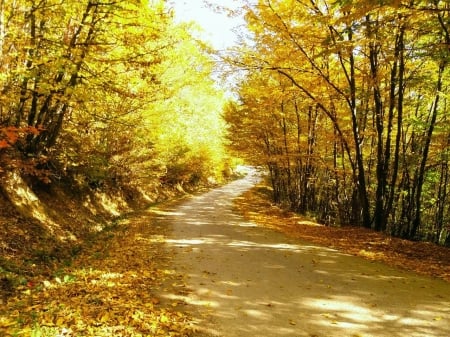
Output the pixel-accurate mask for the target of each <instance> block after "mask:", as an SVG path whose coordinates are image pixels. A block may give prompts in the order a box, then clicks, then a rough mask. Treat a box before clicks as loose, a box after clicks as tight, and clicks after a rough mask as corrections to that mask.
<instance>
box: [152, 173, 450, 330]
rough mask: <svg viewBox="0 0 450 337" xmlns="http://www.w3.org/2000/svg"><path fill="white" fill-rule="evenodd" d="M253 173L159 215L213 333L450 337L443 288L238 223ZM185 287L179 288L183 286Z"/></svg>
mask: <svg viewBox="0 0 450 337" xmlns="http://www.w3.org/2000/svg"><path fill="white" fill-rule="evenodd" d="M257 180H258V177H257V175H250V176H249V177H247V178H246V179H243V180H240V181H237V182H233V183H232V184H230V185H227V186H225V187H222V188H219V189H216V190H214V191H211V192H209V193H207V194H204V195H202V196H198V197H195V198H193V199H192V200H189V201H187V202H185V203H184V204H182V205H180V206H178V207H176V208H174V209H166V210H164V211H161V217H160V221H167V222H168V223H170V225H171V226H173V234H172V236H171V238H170V239H169V240H168V242H169V245H170V247H172V249H173V250H175V251H176V253H177V254H176V259H175V264H176V268H177V269H178V272H180V273H182V274H184V275H186V278H185V280H184V282H185V283H186V287H187V290H186V291H184V292H179V293H177V294H175V293H170V294H166V297H168V298H171V299H175V300H179V301H184V302H187V303H189V304H191V305H193V306H196V308H197V309H196V311H197V312H198V313H200V315H202V314H203V317H202V318H201V319H199V323H198V325H199V329H200V330H201V332H202V334H203V335H205V334H207V335H212V336H259V337H262V336H390V337H392V336H408V337H409V336H450V325H449V324H448V322H449V319H450V286H449V284H448V283H446V282H444V281H441V280H435V279H431V278H426V277H421V276H418V275H415V274H413V273H407V272H403V271H400V270H396V269H393V268H391V267H387V266H385V265H383V264H381V263H376V262H370V261H366V260H364V259H361V258H357V257H354V256H350V255H346V254H342V253H340V252H338V251H336V250H333V249H328V248H326V247H319V246H314V245H311V244H308V243H304V242H299V241H297V240H294V239H290V238H287V237H285V236H284V235H282V234H280V233H278V232H274V231H271V230H269V229H266V228H260V227H257V226H256V225H254V224H253V223H249V222H246V221H245V220H244V219H243V218H242V217H241V216H239V215H236V214H234V213H233V208H232V200H233V198H235V197H236V196H238V195H239V194H241V193H242V192H243V191H245V190H246V189H248V188H250V187H251V186H252V185H253V184H254V183H255V182H256V181H257ZM183 287H184V284H183Z"/></svg>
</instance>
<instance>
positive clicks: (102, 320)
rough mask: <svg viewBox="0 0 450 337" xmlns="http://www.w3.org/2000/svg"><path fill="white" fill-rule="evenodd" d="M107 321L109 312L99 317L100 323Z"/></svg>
mask: <svg viewBox="0 0 450 337" xmlns="http://www.w3.org/2000/svg"><path fill="white" fill-rule="evenodd" d="M108 321H109V313H107V312H106V313H104V314H103V315H102V317H101V318H100V322H101V323H106V322H108Z"/></svg>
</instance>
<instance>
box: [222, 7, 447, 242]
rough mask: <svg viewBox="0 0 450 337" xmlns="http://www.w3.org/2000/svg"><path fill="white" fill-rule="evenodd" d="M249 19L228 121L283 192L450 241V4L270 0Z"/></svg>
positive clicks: (331, 211)
mask: <svg viewBox="0 0 450 337" xmlns="http://www.w3.org/2000/svg"><path fill="white" fill-rule="evenodd" d="M245 18H246V21H247V28H248V30H249V33H248V35H249V36H251V39H247V43H246V44H245V46H243V47H241V48H239V49H237V50H234V52H233V53H232V54H230V55H229V56H228V61H229V62H230V64H232V65H233V66H235V67H238V68H240V69H241V71H242V73H241V81H240V82H239V83H238V84H237V85H236V90H237V95H238V100H237V101H235V102H231V103H229V104H228V105H227V107H226V111H225V119H226V121H227V122H228V124H229V128H230V129H229V130H230V138H231V141H232V144H231V145H232V148H234V149H235V150H236V151H239V152H240V153H244V154H245V157H246V159H247V160H248V161H249V162H251V163H253V164H254V165H262V166H265V167H267V168H268V170H269V172H270V179H271V184H272V187H273V197H274V200H275V201H276V202H277V203H280V204H283V205H285V206H286V207H288V208H290V209H292V210H295V211H297V212H299V213H301V214H308V215H311V216H314V217H315V218H316V219H318V220H319V221H320V222H322V223H325V224H329V225H332V226H339V225H353V226H362V227H365V228H369V229H373V230H376V231H380V232H386V233H387V234H389V235H392V236H397V237H401V238H406V239H411V240H428V241H431V242H434V243H438V244H441V245H449V244H450V227H449V219H450V208H449V205H450V204H449V160H450V159H449V150H450V147H449V146H450V129H449V125H450V124H449V116H448V101H447V98H448V89H449V79H450V78H449V69H448V68H449V67H448V64H449V60H450V58H449V55H450V54H449V53H450V49H449V48H450V4H449V2H448V1H439V0H432V1H416V0H410V1H398V0H396V1H367V0H361V1H358V0H336V1H322V0H311V1H302V0H291V1H288V0H286V1H270V0H261V1H257V3H256V4H254V5H253V6H251V5H250V4H248V6H247V7H246V9H245Z"/></svg>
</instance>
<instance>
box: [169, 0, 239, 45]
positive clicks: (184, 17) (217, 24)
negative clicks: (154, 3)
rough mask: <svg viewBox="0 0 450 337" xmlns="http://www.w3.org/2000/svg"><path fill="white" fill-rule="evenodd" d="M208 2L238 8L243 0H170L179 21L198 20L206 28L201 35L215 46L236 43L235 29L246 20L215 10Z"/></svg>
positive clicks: (213, 4)
mask: <svg viewBox="0 0 450 337" xmlns="http://www.w3.org/2000/svg"><path fill="white" fill-rule="evenodd" d="M208 4H211V5H212V6H213V7H214V6H224V7H227V8H231V9H236V8H238V7H239V6H240V5H241V1H238V0H228V1H218V0H215V1H205V0H189V1H188V0H170V1H169V6H171V7H172V6H173V8H174V9H175V17H176V20H177V21H180V22H181V21H185V22H188V21H196V22H197V23H198V24H199V25H200V26H201V28H202V29H203V30H204V32H203V34H201V37H202V38H203V39H205V40H207V41H210V42H211V43H212V44H213V47H214V48H217V49H224V48H227V47H230V46H232V45H233V44H235V43H236V34H235V31H236V30H237V29H239V26H241V25H243V23H244V21H243V20H242V19H238V18H230V17H228V16H227V15H226V13H217V12H215V11H214V10H213V9H212V8H211V7H210V6H208Z"/></svg>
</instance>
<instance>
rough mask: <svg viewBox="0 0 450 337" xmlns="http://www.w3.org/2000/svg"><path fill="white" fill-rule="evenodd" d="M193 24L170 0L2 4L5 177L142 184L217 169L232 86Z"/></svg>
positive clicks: (192, 177) (193, 178)
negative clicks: (220, 81)
mask: <svg viewBox="0 0 450 337" xmlns="http://www.w3.org/2000/svg"><path fill="white" fill-rule="evenodd" d="M188 26H189V24H187V23H186V24H177V23H175V21H174V19H173V13H171V11H170V8H169V7H168V6H166V5H165V3H164V1H150V2H149V3H148V2H147V1H97V0H92V1H61V0H48V1H46V0H45V1H44V0H36V1H29V0H23V1H9V0H6V1H1V3H0V43H1V46H0V53H1V55H0V60H1V65H0V66H1V75H0V76H1V78H0V87H1V103H0V173H1V174H2V178H4V179H10V180H11V179H13V178H12V174H13V173H14V172H15V173H18V172H19V173H20V176H21V177H22V178H24V179H27V180H28V181H32V182H33V183H34V182H38V183H40V184H41V185H42V184H44V185H45V184H51V183H52V182H57V181H60V180H63V179H68V180H70V181H71V183H72V184H73V185H74V186H78V187H84V186H88V187H91V188H99V187H102V186H106V185H110V186H111V185H114V186H119V187H121V188H125V189H130V190H131V191H136V190H138V191H139V189H143V190H144V191H145V188H146V186H150V185H155V184H159V183H161V182H162V183H166V184H172V185H176V184H181V185H182V184H184V183H192V184H196V183H198V182H199V181H202V180H205V179H206V178H208V177H213V178H214V177H220V175H221V172H222V170H223V169H224V165H226V161H227V160H226V158H225V157H226V155H225V153H224V148H223V137H222V136H223V131H222V130H223V125H224V124H223V121H222V119H221V118H220V112H221V106H222V105H223V104H224V99H225V98H224V93H223V91H221V90H219V89H218V88H217V86H216V84H215V82H214V81H213V79H212V77H211V73H212V71H213V67H214V64H213V63H212V59H211V57H210V56H209V54H208V48H209V47H208V46H207V45H206V44H204V43H203V42H201V41H199V40H196V39H194V38H193V37H192V36H191V35H190V31H194V30H195V27H190V28H189V27H188ZM199 125H201V126H202V127H201V128H199Z"/></svg>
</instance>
